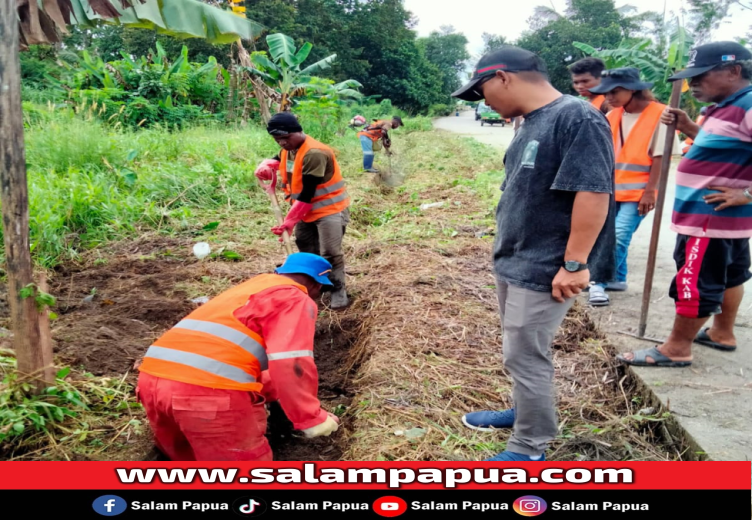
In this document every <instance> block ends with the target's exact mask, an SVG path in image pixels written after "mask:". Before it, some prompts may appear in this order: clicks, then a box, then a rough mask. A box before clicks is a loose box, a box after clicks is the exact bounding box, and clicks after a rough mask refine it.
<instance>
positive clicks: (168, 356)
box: [144, 345, 256, 385]
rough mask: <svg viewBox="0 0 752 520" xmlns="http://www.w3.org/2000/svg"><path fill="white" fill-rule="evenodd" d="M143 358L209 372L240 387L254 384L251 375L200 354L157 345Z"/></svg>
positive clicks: (254, 379) (150, 348)
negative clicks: (238, 384)
mask: <svg viewBox="0 0 752 520" xmlns="http://www.w3.org/2000/svg"><path fill="white" fill-rule="evenodd" d="M144 358H152V359H160V360H162V361H171V362H172V363H180V364H181V365H185V366H189V367H193V368H196V369H198V370H203V371H204V372H209V373H210V374H214V375H215V376H219V377H224V378H225V379H230V380H231V381H235V382H236V383H240V384H241V385H247V384H249V383H255V382H256V378H255V377H253V376H252V375H251V374H248V373H247V372H244V371H242V370H240V369H239V368H238V367H234V366H232V365H228V364H227V363H222V362H221V361H217V360H216V359H212V358H209V357H206V356H202V355H201V354H194V353H193V352H184V351H182V350H175V349H171V348H165V347H160V346H159V345H152V346H151V347H149V350H147V351H146V355H145V356H144Z"/></svg>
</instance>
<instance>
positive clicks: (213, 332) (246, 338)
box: [139, 274, 307, 392]
mask: <svg viewBox="0 0 752 520" xmlns="http://www.w3.org/2000/svg"><path fill="white" fill-rule="evenodd" d="M283 285H292V286H294V287H298V288H299V289H300V290H301V291H303V292H306V293H307V291H306V289H305V287H303V286H302V285H300V284H297V283H295V282H293V281H292V280H291V279H289V278H287V277H285V276H280V275H277V274H262V275H260V276H256V277H254V278H251V279H250V280H248V281H247V282H245V283H242V284H240V285H238V286H237V287H233V288H232V289H229V290H227V291H225V292H223V293H222V294H220V295H219V296H217V297H216V298H214V299H212V300H211V301H209V302H208V303H205V304H204V305H202V306H201V307H199V308H198V309H196V310H195V311H193V312H192V313H190V314H189V315H188V316H187V317H185V318H184V319H183V320H182V321H181V322H180V323H178V324H177V325H175V326H174V327H173V328H172V329H170V330H168V331H167V332H166V333H165V334H164V335H162V337H161V338H159V339H158V340H157V341H155V342H154V344H153V345H152V346H150V347H149V350H147V351H146V355H145V356H144V361H143V363H141V366H140V367H139V370H140V371H141V372H145V373H147V374H151V375H153V376H156V377H161V378H164V379H170V380H173V381H180V382H181V383H188V384H192V385H197V386H204V387H207V388H219V389H223V390H241V391H245V392H259V391H260V390H261V388H262V384H261V382H260V381H261V371H263V370H266V369H267V368H268V367H269V358H268V357H267V354H266V344H265V343H264V338H262V337H261V336H260V335H259V334H257V333H255V332H254V331H252V330H251V329H249V328H248V327H246V326H245V325H243V324H242V323H241V322H240V320H238V319H237V318H236V317H235V316H234V315H233V313H234V312H235V311H236V310H237V309H239V308H240V307H242V306H244V305H245V304H246V303H248V299H249V298H250V297H251V296H252V295H254V294H257V293H260V292H262V291H265V290H266V289H270V288H272V287H277V286H283Z"/></svg>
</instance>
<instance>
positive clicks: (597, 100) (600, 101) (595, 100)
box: [590, 95, 606, 110]
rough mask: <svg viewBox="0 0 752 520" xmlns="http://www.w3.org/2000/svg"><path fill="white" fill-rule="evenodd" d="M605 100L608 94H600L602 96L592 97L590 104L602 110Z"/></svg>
mask: <svg viewBox="0 0 752 520" xmlns="http://www.w3.org/2000/svg"><path fill="white" fill-rule="evenodd" d="M605 101H606V96H604V95H600V96H595V97H594V98H593V99H591V100H590V104H591V105H593V106H594V107H595V108H596V109H597V110H600V109H601V107H602V106H603V103H604V102H605Z"/></svg>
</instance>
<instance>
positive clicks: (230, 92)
mask: <svg viewBox="0 0 752 520" xmlns="http://www.w3.org/2000/svg"><path fill="white" fill-rule="evenodd" d="M237 77H238V72H237V70H236V69H235V67H231V68H230V84H229V85H227V116H226V117H227V122H228V123H230V122H233V121H234V120H235V96H236V94H237V88H238V81H237Z"/></svg>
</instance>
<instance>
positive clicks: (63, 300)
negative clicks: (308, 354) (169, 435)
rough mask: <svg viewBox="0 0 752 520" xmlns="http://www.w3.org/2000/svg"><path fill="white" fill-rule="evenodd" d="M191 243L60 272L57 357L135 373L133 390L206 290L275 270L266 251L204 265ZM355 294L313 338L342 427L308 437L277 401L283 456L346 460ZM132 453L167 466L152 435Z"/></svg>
mask: <svg viewBox="0 0 752 520" xmlns="http://www.w3.org/2000/svg"><path fill="white" fill-rule="evenodd" d="M191 245H192V243H191V242H189V241H185V240H180V239H173V238H157V239H153V238H152V239H150V240H141V241H138V242H136V243H135V244H134V243H132V242H131V243H129V244H122V245H121V246H115V247H114V248H113V249H112V250H111V251H110V252H111V256H108V257H107V260H106V261H92V260H91V259H85V260H84V261H83V262H81V263H80V264H67V265H65V266H61V267H60V268H59V269H58V270H57V271H56V272H55V273H54V275H53V276H52V278H51V281H50V287H51V292H52V293H53V294H54V295H55V296H57V299H58V305H57V308H56V309H55V311H56V313H57V314H58V315H59V318H58V319H57V320H55V321H54V324H53V338H54V349H55V354H56V356H57V359H58V360H59V361H61V362H64V363H66V364H69V365H71V366H73V367H75V368H77V369H79V370H82V371H86V372H90V373H92V374H94V375H97V376H112V377H118V378H121V377H123V375H124V374H128V376H127V379H128V380H129V381H130V382H131V383H132V384H133V383H135V381H136V377H137V372H136V371H135V370H134V369H133V367H134V363H135V362H136V361H137V360H138V359H140V358H141V356H142V355H143V353H144V352H145V351H146V349H147V348H148V347H149V345H150V344H151V341H153V340H154V339H156V338H157V337H159V336H160V335H161V334H162V333H163V332H164V331H165V330H166V329H168V328H169V327H171V326H172V325H174V324H175V323H177V322H178V321H180V319H182V318H183V317H185V316H186V315H187V314H189V313H190V312H191V311H192V310H193V309H195V308H196V306H197V304H196V303H193V302H192V301H191V300H192V299H193V298H194V297H196V295H197V294H199V292H200V291H205V294H206V295H207V296H214V295H216V294H217V293H219V292H221V291H222V290H224V289H225V288H226V287H229V286H230V285H232V284H235V283H238V282H240V281H243V280H246V279H248V278H250V277H251V276H254V275H256V274H258V273H261V272H269V271H271V270H272V269H273V268H274V265H275V261H276V260H277V258H269V257H265V256H263V255H262V256H255V257H254V259H253V260H252V261H244V262H234V263H230V262H217V261H214V262H206V263H202V262H198V261H196V259H195V258H193V257H192V255H190V246H191ZM249 256H250V255H249ZM207 280H208V282H207ZM207 283H208V285H207ZM354 295H355V301H354V303H353V304H352V305H351V307H350V308H349V309H348V310H347V311H345V312H340V313H331V312H328V311H327V310H326V309H325V308H323V307H322V309H321V313H320V317H319V320H318V324H317V329H316V336H315V340H314V344H315V348H314V352H315V356H316V365H317V368H318V371H319V398H320V400H321V403H322V406H323V407H324V408H325V409H327V410H329V411H332V412H335V413H336V414H337V415H340V416H342V426H341V427H340V429H339V431H338V432H337V433H335V434H334V435H333V436H332V438H329V439H313V440H306V439H301V438H300V433H299V432H296V433H294V432H293V430H292V425H291V423H290V422H289V420H288V419H287V418H286V417H285V415H284V413H283V412H282V410H281V408H280V407H279V406H278V405H272V406H271V407H270V412H271V415H270V418H269V439H270V442H271V444H272V447H273V450H274V456H275V460H341V458H342V454H343V453H344V451H345V450H346V447H347V439H349V437H350V435H349V432H348V425H347V423H348V417H347V410H348V409H349V407H350V405H351V401H352V399H353V396H354V390H353V388H352V385H351V380H352V378H353V376H354V375H355V373H356V372H357V370H358V368H359V367H360V365H361V364H362V362H363V358H362V353H363V349H358V347H359V345H360V344H361V343H362V340H363V339H364V338H365V337H366V336H367V331H368V322H369V320H368V319H367V314H368V302H367V301H366V300H364V299H359V298H358V294H357V290H356V291H355V292H354ZM358 352H360V354H358ZM359 356H360V357H359ZM143 424H144V426H146V421H145V418H144V421H143ZM124 448H125V449H124V451H123V453H121V456H123V457H127V458H128V459H130V460H165V459H164V457H163V456H161V454H160V453H159V452H158V451H156V449H154V448H153V446H152V444H151V441H150V439H149V435H148V430H147V431H146V432H145V435H141V436H137V438H133V439H132V440H131V443H130V445H129V446H127V447H124ZM126 454H127V455H126ZM108 455H109V454H108Z"/></svg>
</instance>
